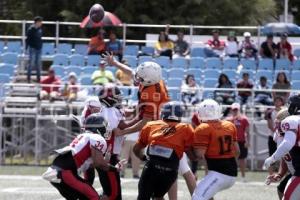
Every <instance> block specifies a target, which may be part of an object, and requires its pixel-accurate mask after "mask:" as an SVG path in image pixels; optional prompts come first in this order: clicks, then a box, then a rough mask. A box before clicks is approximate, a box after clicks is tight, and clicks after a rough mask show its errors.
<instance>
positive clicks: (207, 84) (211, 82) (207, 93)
mask: <svg viewBox="0 0 300 200" xmlns="http://www.w3.org/2000/svg"><path fill="white" fill-rule="evenodd" d="M217 83H218V80H217V79H205V80H204V82H203V87H204V92H203V98H204V99H207V98H213V97H214V91H213V90H205V89H207V88H215V87H216V85H217Z"/></svg>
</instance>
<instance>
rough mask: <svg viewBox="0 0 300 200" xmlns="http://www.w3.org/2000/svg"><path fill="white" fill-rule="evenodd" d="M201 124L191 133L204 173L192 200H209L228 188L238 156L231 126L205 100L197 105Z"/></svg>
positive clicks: (233, 129)
mask: <svg viewBox="0 0 300 200" xmlns="http://www.w3.org/2000/svg"><path fill="white" fill-rule="evenodd" d="M198 112H199V113H198V114H199V118H200V119H201V124H200V125H199V126H198V127H197V128H196V130H195V138H194V149H195V154H196V156H197V157H198V158H200V159H201V158H205V159H206V162H207V168H208V173H207V175H206V176H205V177H204V178H203V179H202V180H201V181H200V182H199V183H198V185H197V187H196V189H195V191H194V193H193V197H192V199H193V200H209V199H211V198H212V197H213V196H214V195H215V194H216V193H217V192H219V191H221V190H224V189H228V188H230V187H231V186H232V185H233V184H234V183H235V180H236V176H237V163H236V157H237V155H238V154H239V147H238V143H237V130H236V128H235V125H234V124H233V123H231V122H228V121H223V120H220V119H221V107H220V105H219V104H218V103H217V102H216V101H214V100H212V99H206V100H204V101H203V102H202V103H200V105H199V111H198Z"/></svg>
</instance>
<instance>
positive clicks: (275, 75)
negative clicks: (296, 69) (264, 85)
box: [274, 70, 291, 82]
mask: <svg viewBox="0 0 300 200" xmlns="http://www.w3.org/2000/svg"><path fill="white" fill-rule="evenodd" d="M280 72H284V73H285V75H286V77H287V79H288V80H290V77H291V76H290V71H289V70H275V73H274V82H275V81H276V78H277V75H278V73H280Z"/></svg>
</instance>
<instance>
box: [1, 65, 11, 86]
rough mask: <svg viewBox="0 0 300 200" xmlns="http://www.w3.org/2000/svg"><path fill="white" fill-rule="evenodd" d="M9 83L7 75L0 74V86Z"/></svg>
mask: <svg viewBox="0 0 300 200" xmlns="http://www.w3.org/2000/svg"><path fill="white" fill-rule="evenodd" d="M0 69H1V68H0ZM9 82H10V76H9V75H8V74H2V73H1V72H0V84H5V83H9ZM1 87H2V86H1Z"/></svg>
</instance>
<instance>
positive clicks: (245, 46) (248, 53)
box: [238, 32, 257, 59]
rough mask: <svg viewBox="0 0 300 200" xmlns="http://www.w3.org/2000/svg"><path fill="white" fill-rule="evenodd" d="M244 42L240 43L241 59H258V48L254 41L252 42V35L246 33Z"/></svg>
mask: <svg viewBox="0 0 300 200" xmlns="http://www.w3.org/2000/svg"><path fill="white" fill-rule="evenodd" d="M244 38H245V39H244V40H243V41H242V42H241V43H240V46H239V51H238V52H239V54H240V57H241V58H247V59H248V58H255V59H256V58H257V48H256V45H255V43H254V41H253V40H251V33H249V32H244Z"/></svg>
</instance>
